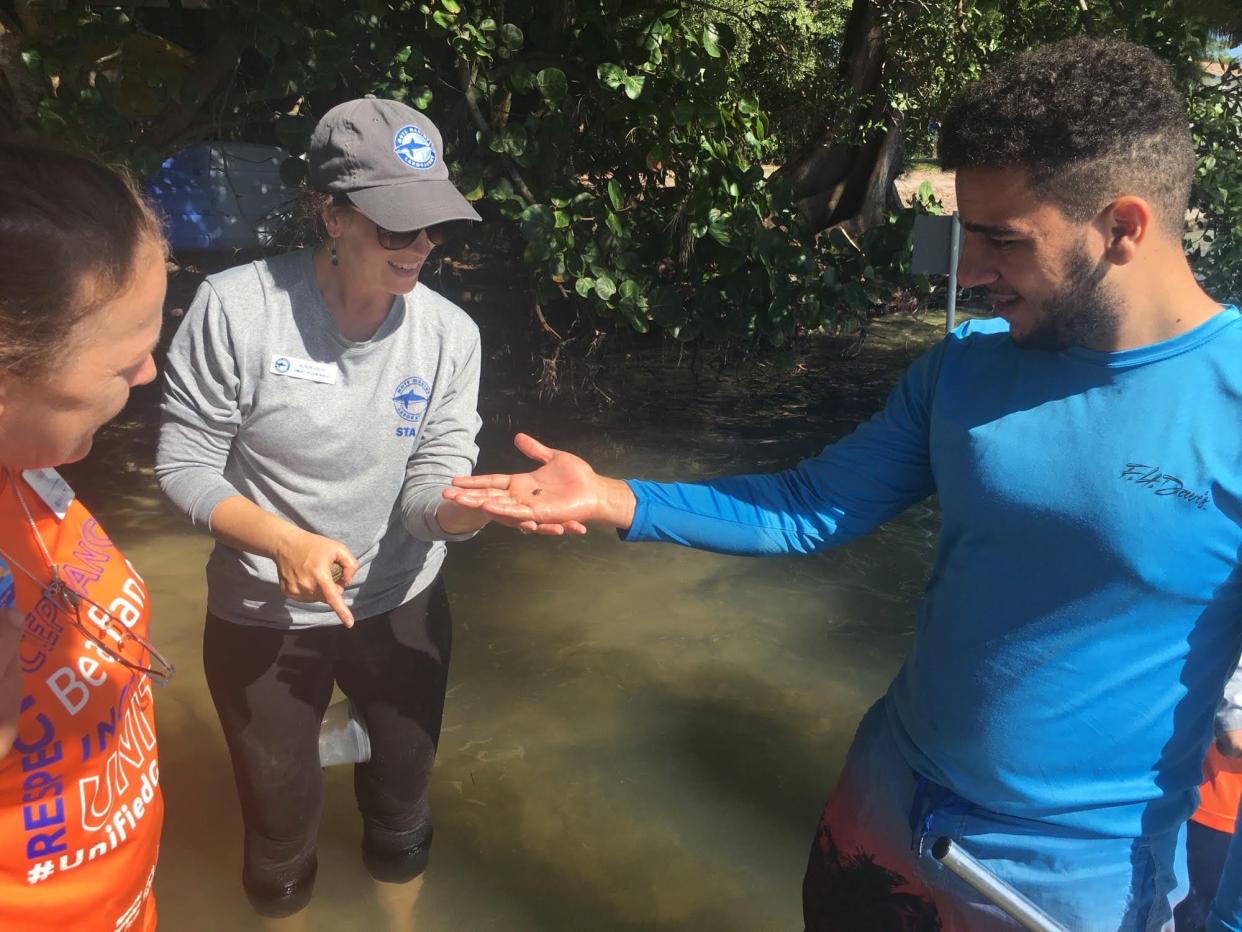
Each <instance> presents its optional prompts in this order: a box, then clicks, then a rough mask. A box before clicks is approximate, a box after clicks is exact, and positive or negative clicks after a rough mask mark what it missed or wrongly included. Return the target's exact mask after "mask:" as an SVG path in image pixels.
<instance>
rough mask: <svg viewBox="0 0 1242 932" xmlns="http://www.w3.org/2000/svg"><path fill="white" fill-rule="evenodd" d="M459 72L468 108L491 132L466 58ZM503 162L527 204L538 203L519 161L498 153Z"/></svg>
mask: <svg viewBox="0 0 1242 932" xmlns="http://www.w3.org/2000/svg"><path fill="white" fill-rule="evenodd" d="M457 73H458V75H459V76H460V78H461V86H462V96H463V97H464V98H465V100H466V109H467V110H469V111H470V116H471V118H472V119H473V120H474V125H475V126H477V127H478V128H479V129H481V130H482V131H483V132H485V133H486V132H491V127H489V126H488V125H487V118H486V117H485V116H483V111H482V110H480V109H479V102H478V101H477V100H475V99H474V73H473V70H472V68H471V66H470V64H469V63H468V62H466V61H464V60H462V61H459V62H458V63H457ZM498 155H499V156H500V160H501V163H502V164H503V165H504V166H505V171H506V172H507V173H508V175H509V179H510V180H511V181H512V182H513V186H514V187H515V188H517V191H518V193H519V194H521V195H522V197H523V199H524V200H525V201H526V203H527V204H535V203H537V198H536V197H535V195H534V193H533V192H532V191H531V189H530V186H529V185H527V183H526V180H525V179H524V178H523V177H522V173H521V172H519V171H518V167H517V163H515V162H514V161H513V159H511V158H510V157H509V156H508V155H506V154H504V153H498Z"/></svg>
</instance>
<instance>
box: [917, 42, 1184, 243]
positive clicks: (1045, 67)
mask: <svg viewBox="0 0 1242 932" xmlns="http://www.w3.org/2000/svg"><path fill="white" fill-rule="evenodd" d="M940 162H941V164H942V165H943V166H944V167H945V168H946V169H957V168H969V167H978V168H1021V169H1023V170H1024V171H1025V172H1026V173H1027V176H1028V179H1029V181H1030V184H1031V188H1032V190H1034V191H1035V193H1036V194H1038V195H1040V196H1041V197H1045V198H1047V199H1048V200H1051V201H1052V202H1053V203H1055V204H1057V205H1058V206H1059V207H1060V208H1061V209H1062V210H1063V211H1064V212H1065V214H1066V215H1067V216H1069V217H1070V218H1072V219H1074V220H1078V221H1086V220H1089V219H1090V218H1091V217H1093V216H1095V215H1096V213H1098V212H1099V211H1100V210H1101V209H1103V208H1104V207H1105V205H1107V204H1108V203H1109V201H1111V200H1112V199H1113V198H1116V197H1119V196H1120V195H1122V194H1134V195H1138V196H1140V197H1143V198H1144V199H1145V200H1147V201H1148V202H1149V203H1150V204H1151V205H1152V207H1153V209H1154V210H1155V211H1156V214H1157V218H1158V220H1159V223H1160V226H1161V227H1162V228H1163V229H1164V230H1165V231H1166V232H1168V233H1169V234H1171V235H1174V236H1176V237H1177V238H1179V239H1180V238H1181V235H1182V231H1183V229H1184V228H1185V216H1186V206H1187V203H1188V202H1189V200H1190V184H1191V180H1192V179H1193V177H1194V171H1195V153H1194V147H1193V144H1192V142H1191V137H1190V126H1189V121H1188V120H1187V117H1186V109H1185V100H1184V97H1183V95H1182V92H1181V91H1180V90H1179V89H1178V87H1177V84H1176V83H1175V82H1174V79H1173V70H1172V68H1170V67H1169V65H1168V64H1167V63H1165V62H1164V61H1162V60H1161V59H1159V58H1158V57H1156V55H1155V54H1154V53H1153V52H1152V51H1150V50H1149V49H1146V48H1144V47H1143V46H1141V45H1134V44H1133V43H1130V42H1123V41H1121V40H1118V39H1094V38H1087V37H1083V36H1080V37H1076V38H1073V39H1065V40H1063V41H1061V42H1055V43H1052V44H1051V45H1044V46H1040V47H1038V48H1034V49H1031V50H1029V51H1027V52H1023V53H1022V54H1021V55H1018V56H1016V57H1015V58H1013V59H1011V60H1010V61H1008V62H1006V63H1005V64H1003V65H1001V66H1000V67H998V68H996V69H995V70H994V71H992V72H990V73H989V74H987V75H985V76H984V77H982V78H980V79H979V80H978V81H975V82H973V83H971V84H969V85H967V86H966V87H965V88H964V89H963V90H962V91H961V92H960V93H959V94H958V95H957V97H956V98H955V99H954V101H953V103H952V104H951V105H950V106H949V110H948V112H947V113H946V114H945V118H944V120H943V122H942V125H941V131H940Z"/></svg>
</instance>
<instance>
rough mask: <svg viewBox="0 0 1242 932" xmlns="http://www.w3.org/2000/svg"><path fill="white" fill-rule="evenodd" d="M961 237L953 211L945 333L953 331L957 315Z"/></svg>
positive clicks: (960, 229) (955, 212) (959, 225)
mask: <svg viewBox="0 0 1242 932" xmlns="http://www.w3.org/2000/svg"><path fill="white" fill-rule="evenodd" d="M961 235H962V224H961V221H960V220H959V219H958V216H957V211H956V210H955V211H953V223H952V224H951V225H950V227H949V296H948V299H947V300H946V302H945V308H946V310H945V315H944V332H945V333H948V332H949V331H950V330H952V329H953V327H954V317H955V316H956V314H957V262H958V258H959V256H960V253H961V250H960V249H959V247H958V240H959V238H960V237H961Z"/></svg>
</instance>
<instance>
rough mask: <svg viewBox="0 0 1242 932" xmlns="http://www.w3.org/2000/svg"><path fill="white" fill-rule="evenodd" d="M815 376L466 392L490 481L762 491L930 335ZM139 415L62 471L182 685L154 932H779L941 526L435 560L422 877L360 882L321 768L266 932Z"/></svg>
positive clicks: (519, 548)
mask: <svg viewBox="0 0 1242 932" xmlns="http://www.w3.org/2000/svg"><path fill="white" fill-rule="evenodd" d="M884 327H885V328H887V329H886V330H884V333H885V334H887V339H886V342H885V343H884V345H882V346H880V347H878V348H875V349H869V350H868V351H867V353H866V354H865V355H864V357H863V358H862V359H860V360H856V361H853V362H851V363H849V364H846V363H843V362H841V361H840V360H839V359H838V358H837V357H836V356H835V355H833V354H831V353H829V352H828V351H827V350H826V349H821V350H817V351H815V352H813V353H812V354H811V356H810V357H808V358H807V359H805V360H803V361H804V362H805V364H806V366H807V369H808V370H809V371H808V373H804V374H801V375H798V374H796V373H793V374H791V373H790V372H789V371H787V370H784V369H781V368H779V367H773V366H765V367H757V366H753V365H752V366H750V367H747V368H743V369H742V370H741V371H738V372H733V373H728V374H725V375H724V376H721V375H720V374H718V373H714V372H710V371H699V372H692V371H690V369H689V367H687V366H683V367H682V368H680V369H674V370H670V369H669V368H668V367H667V364H666V365H665V366H664V367H663V368H661V364H660V360H659V359H658V358H655V359H653V358H647V357H641V358H634V359H632V360H627V361H626V365H627V366H630V367H631V369H632V372H631V379H630V381H629V383H628V384H629V385H630V392H629V393H628V394H627V392H626V391H624V390H623V391H620V392H619V394H620V395H621V397H620V399H619V401H618V404H617V405H616V407H614V408H613V409H611V410H610V411H605V412H603V413H602V414H599V415H591V416H587V415H577V416H574V417H573V418H569V417H567V416H566V415H565V414H564V413H563V412H559V413H558V412H556V411H554V410H551V409H547V408H542V409H540V408H535V407H533V406H531V405H529V404H528V403H526V402H520V401H517V400H516V398H515V396H514V395H513V394H512V393H507V392H505V391H503V386H499V385H492V386H490V390H488V391H486V393H485V402H484V404H485V412H484V413H485V415H486V423H487V426H486V428H485V431H484V435H483V437H482V446H483V451H484V452H483V463H482V464H481V465H482V468H485V469H511V468H516V467H518V466H519V465H520V463H519V458H518V457H517V455H516V454H515V453H514V452H512V451H511V449H510V447H509V437H510V435H511V433H512V428H513V427H515V426H521V427H523V428H524V429H527V430H529V431H531V432H533V433H536V435H537V436H540V437H541V439H544V440H546V441H547V442H549V443H552V444H561V445H565V446H567V447H569V448H571V449H573V450H575V451H576V452H579V453H581V454H583V455H584V456H586V457H587V458H588V459H590V460H592V461H593V462H594V463H595V465H596V466H597V468H598V469H600V470H601V471H602V472H606V473H611V474H619V475H643V476H647V477H651V478H672V477H686V476H690V475H695V474H703V475H706V474H713V473H726V472H737V471H742V470H750V469H773V468H778V467H780V466H784V465H787V464H789V463H792V462H793V461H795V460H796V459H797V458H799V457H800V456H804V455H807V454H809V453H812V452H815V451H816V450H817V449H818V448H819V447H820V446H821V445H822V444H823V443H824V442H825V441H826V440H828V439H830V438H832V437H834V436H837V435H839V434H841V433H843V432H845V431H847V430H849V429H850V428H851V427H852V425H853V424H854V423H855V422H856V421H857V420H858V419H860V418H861V417H865V416H866V415H867V414H869V413H870V411H871V410H873V409H874V407H875V406H876V405H877V404H878V403H879V401H880V400H881V399H882V397H883V394H884V392H885V390H886V389H887V387H888V385H889V384H891V382H892V381H893V379H894V378H895V377H896V374H897V373H898V372H900V370H901V369H902V368H903V367H904V364H905V363H906V362H907V361H908V360H909V359H910V358H912V357H913V355H914V354H915V353H916V352H917V351H918V347H919V346H920V345H922V344H924V343H925V342H927V340H928V339H931V338H934V335H935V332H936V329H937V325H936V322H935V321H934V320H928V321H925V322H918V321H897V322H892V323H890V324H886V325H884ZM153 398H154V394H153V393H152V392H150V391H147V392H143V393H141V394H140V395H139V397H137V398H136V399H135V401H134V403H133V405H132V406H131V409H130V411H129V412H128V415H127V417H126V418H123V419H122V421H121V423H120V424H118V425H117V426H115V427H113V428H110V429H109V431H108V433H107V435H106V436H104V437H103V438H101V440H100V442H99V444H98V445H97V449H96V451H95V452H94V453H93V454H92V458H91V460H90V461H88V462H87V463H85V464H80V465H78V466H76V467H72V468H70V469H67V470H66V474H67V475H68V476H69V478H70V480H71V481H72V482H73V483H74V484H75V487H76V488H78V489H79V492H80V494H81V495H82V496H83V498H84V499H85V501H86V502H87V504H88V505H90V506H91V507H93V508H94V509H95V511H96V513H97V514H99V516H100V517H101V519H102V520H103V521H104V522H105V524H106V526H107V527H108V528H109V530H110V531H111V532H112V534H113V536H114V537H115V538H116V539H117V541H118V543H119V544H120V545H121V546H122V547H123V548H124V549H125V551H126V553H127V555H128V556H129V557H130V559H131V561H132V562H133V563H134V565H135V566H137V567H138V569H139V571H140V572H142V573H143V574H144V576H145V578H146V581H147V583H148V585H149V586H150V588H151V591H152V593H153V597H154V600H155V605H156V612H157V614H156V617H155V624H154V628H153V631H154V634H155V637H156V638H157V639H158V640H157V642H158V644H159V645H160V647H161V649H163V650H164V651H165V653H167V654H168V655H169V656H170V657H171V658H173V659H174V661H175V662H176V663H177V665H178V671H179V672H178V675H177V678H176V680H175V681H174V683H173V684H172V685H171V686H169V687H167V688H165V689H163V690H161V691H160V692H159V702H158V710H159V729H160V743H161V755H162V760H163V766H162V777H163V785H164V789H165V793H166V796H167V800H168V821H167V826H166V831H165V836H164V843H163V849H162V851H161V858H160V868H159V873H158V877H157V881H156V890H157V894H158V897H159V903H160V913H161V917H162V919H163V927H164V928H167V929H176V930H198V929H203V930H207V929H221V928H228V929H241V930H244V929H261V928H284V929H298V930H301V929H305V930H321V929H322V930H327V929H332V930H339V929H384V928H392V929H418V930H463V929H470V930H480V929H504V930H524V929H540V930H561V929H564V930H581V929H644V930H648V929H651V930H660V929H670V930H671V929H686V928H711V929H717V930H739V932H740V930H747V932H750V930H756V929H793V928H800V907H799V887H800V883H801V876H802V869H803V865H804V860H805V856H806V852H807V850H808V848H809V845H810V842H811V834H812V830H813V827H814V824H815V819H816V817H817V815H818V813H819V809H820V807H821V805H822V803H823V799H824V797H825V795H826V793H827V792H828V790H829V788H830V786H831V784H832V782H833V780H834V778H835V776H836V773H837V771H838V769H839V767H840V765H841V762H842V760H843V756H844V752H845V748H846V746H847V744H848V742H849V739H850V737H851V736H852V732H853V729H854V727H855V725H856V723H857V720H858V718H859V716H860V715H861V713H862V711H863V710H864V709H865V708H866V706H867V705H869V704H870V702H872V701H873V700H874V698H875V697H876V696H878V695H879V694H880V693H881V692H882V691H883V689H884V688H885V686H886V685H887V683H888V681H889V679H890V678H891V676H892V674H893V672H894V671H895V670H896V668H897V666H898V665H899V664H900V662H901V658H902V656H903V655H904V652H905V650H906V647H907V645H908V642H909V636H910V632H911V628H912V625H913V618H914V611H913V610H914V604H915V602H916V600H917V598H918V594H919V592H920V591H921V588H922V585H923V582H924V579H925V576H926V573H927V568H928V565H929V561H930V556H931V548H932V543H933V537H934V534H935V532H936V528H937V526H938V515H937V514H936V513H935V511H934V510H933V509H931V508H926V507H924V508H918V509H913V510H912V511H910V512H908V513H907V514H905V515H903V516H901V518H899V519H898V520H897V521H895V522H893V523H892V524H891V525H890V526H888V527H886V528H883V529H881V530H880V531H878V532H877V533H875V534H873V535H871V536H870V537H868V538H866V539H864V540H862V541H859V542H857V543H855V544H854V545H852V546H851V547H849V548H847V549H846V550H844V551H841V552H839V553H833V554H825V555H821V556H818V557H812V558H802V559H766V560H747V559H742V558H735V557H720V556H715V555H711V554H703V553H695V552H692V551H687V550H682V549H679V548H672V547H657V546H653V545H644V546H635V545H624V544H622V543H620V542H619V541H618V540H617V539H616V538H615V537H614V536H613V535H610V534H603V533H593V534H591V535H588V537H587V538H585V539H575V540H543V539H540V540H529V539H523V538H521V537H519V536H518V535H515V534H512V533H510V532H506V531H504V530H503V529H498V528H496V529H488V530H487V531H486V532H485V533H484V534H482V535H481V536H480V537H479V538H478V539H476V540H475V541H472V542H470V543H468V544H464V545H456V546H454V548H453V552H452V554H451V557H450V561H449V570H448V584H449V591H450V595H451V597H452V600H453V606H454V614H455V618H456V622H457V630H456V636H455V647H454V658H453V666H452V671H451V677H450V688H449V701H448V705H447V709H446V715H445V727H444V734H443V738H442V741H441V747H440V754H439V761H438V765H437V770H436V776H435V781H434V785H433V811H434V813H435V819H436V843H435V850H434V855H433V859H432V868H431V870H430V872H429V873H428V875H427V877H426V879H425V882H423V883H421V884H417V885H413V886H411V887H408V888H403V889H400V888H392V887H389V888H385V889H383V890H378V891H377V889H376V885H375V884H374V883H373V882H372V881H371V880H370V878H369V877H368V876H367V875H366V873H365V871H364V870H363V868H362V865H361V862H360V859H359V857H358V850H359V844H360V841H361V828H360V825H359V821H358V818H357V814H356V812H355V811H354V802H353V793H352V787H351V783H350V781H351V776H350V773H349V771H348V770H347V769H345V768H333V769H331V770H330V771H328V773H327V779H328V784H329V786H328V797H327V804H326V809H325V813H324V823H323V827H322V829H321V832H320V854H319V859H320V870H319V880H318V885H317V890H316V896H315V899H314V901H313V903H312V906H311V907H310V909H309V910H308V911H307V912H306V913H304V914H303V915H302V916H300V917H298V918H297V919H296V920H295V921H294V922H291V923H289V922H287V923H283V924H274V925H271V926H264V925H263V924H262V923H261V921H260V920H258V919H257V918H256V917H254V916H253V914H252V913H251V912H250V910H249V907H248V906H247V905H246V903H245V900H244V898H243V896H242V893H241V889H240V885H239V882H238V877H239V874H240V870H241V850H240V849H241V824H240V817H239V815H238V812H237V803H236V800H235V797H234V790H233V785H232V775H231V772H230V768H229V760H228V755H227V753H226V751H225V747H224V742H223V739H222V738H221V736H220V733H219V728H218V725H217V723H216V719H215V714H214V712H213V710H212V707H211V702H210V698H209V696H208V693H207V688H206V682H205V680H204V677H203V673H202V664H201V660H200V654H201V625H202V618H203V609H204V600H205V586H204V577H203V564H204V562H205V560H206V555H207V552H208V550H209V547H210V542H209V541H208V540H207V539H206V538H205V537H203V536H201V535H198V534H196V533H193V532H192V531H191V530H190V529H189V527H188V526H187V525H185V524H183V523H182V521H181V520H180V519H179V518H176V517H174V516H173V515H172V514H171V512H169V511H168V510H167V509H166V508H165V507H164V506H163V504H162V503H161V502H160V500H159V499H158V497H157V495H156V494H155V489H154V484H153V481H152V479H151V476H150V470H149V464H150V462H151V459H152V455H153V442H154V433H153V425H152V420H153V415H152V401H153Z"/></svg>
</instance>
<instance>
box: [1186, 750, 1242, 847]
mask: <svg viewBox="0 0 1242 932" xmlns="http://www.w3.org/2000/svg"><path fill="white" fill-rule="evenodd" d="M1239 804H1242V760H1238V759H1236V758H1232V757H1226V756H1225V755H1224V754H1222V753H1221V752H1220V751H1218V750H1216V744H1215V742H1213V743H1212V745H1211V746H1210V747H1209V748H1208V754H1207V760H1205V761H1204V762H1203V783H1202V784H1201V785H1200V787H1199V808H1198V809H1197V810H1196V811H1195V814H1194V815H1192V816H1191V817H1190V818H1191V819H1192V820H1193V821H1195V822H1198V823H1199V824H1200V825H1206V826H1207V827H1208V828H1214V829H1216V830H1217V831H1218V832H1227V833H1228V834H1230V835H1232V834H1233V827H1234V825H1235V824H1236V821H1237V818H1238V806H1239Z"/></svg>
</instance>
